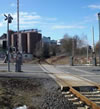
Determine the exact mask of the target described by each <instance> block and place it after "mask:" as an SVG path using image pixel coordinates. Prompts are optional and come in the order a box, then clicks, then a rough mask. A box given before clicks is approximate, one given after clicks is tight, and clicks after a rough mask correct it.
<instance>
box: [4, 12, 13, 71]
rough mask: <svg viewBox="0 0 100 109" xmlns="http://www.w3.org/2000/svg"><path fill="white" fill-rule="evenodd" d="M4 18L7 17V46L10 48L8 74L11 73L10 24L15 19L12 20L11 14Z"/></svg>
mask: <svg viewBox="0 0 100 109" xmlns="http://www.w3.org/2000/svg"><path fill="white" fill-rule="evenodd" d="M4 16H5V21H7V46H8V54H7V56H8V72H10V43H9V42H10V37H9V24H10V23H12V20H13V18H12V16H11V15H10V14H8V16H7V15H5V14H4Z"/></svg>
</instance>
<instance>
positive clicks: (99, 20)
mask: <svg viewBox="0 0 100 109" xmlns="http://www.w3.org/2000/svg"><path fill="white" fill-rule="evenodd" d="M98 23H99V66H100V12H99V13H98Z"/></svg>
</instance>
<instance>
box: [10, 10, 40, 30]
mask: <svg viewBox="0 0 100 109" xmlns="http://www.w3.org/2000/svg"><path fill="white" fill-rule="evenodd" d="M19 15H20V17H19V19H20V20H19V22H20V27H21V28H23V27H28V28H31V27H33V26H34V25H35V24H38V23H39V21H40V19H41V18H42V17H41V16H39V15H38V14H36V13H35V12H20V13H19ZM12 17H13V19H14V20H13V25H16V24H17V13H12Z"/></svg>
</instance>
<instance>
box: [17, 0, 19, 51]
mask: <svg viewBox="0 0 100 109" xmlns="http://www.w3.org/2000/svg"><path fill="white" fill-rule="evenodd" d="M17 41H18V42H17V47H18V51H19V0H17Z"/></svg>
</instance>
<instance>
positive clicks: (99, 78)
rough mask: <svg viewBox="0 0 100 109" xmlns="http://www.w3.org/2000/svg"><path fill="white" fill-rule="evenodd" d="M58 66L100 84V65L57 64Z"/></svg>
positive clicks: (62, 69)
mask: <svg viewBox="0 0 100 109" xmlns="http://www.w3.org/2000/svg"><path fill="white" fill-rule="evenodd" d="M56 68H57V69H59V70H61V71H63V72H65V73H69V74H73V75H77V76H80V77H83V78H86V79H88V80H92V81H94V82H97V83H99V84H100V67H99V66H98V67H95V66H67V65H56Z"/></svg>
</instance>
